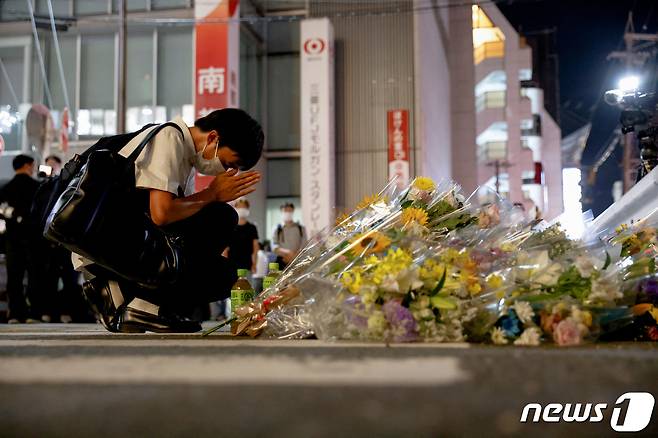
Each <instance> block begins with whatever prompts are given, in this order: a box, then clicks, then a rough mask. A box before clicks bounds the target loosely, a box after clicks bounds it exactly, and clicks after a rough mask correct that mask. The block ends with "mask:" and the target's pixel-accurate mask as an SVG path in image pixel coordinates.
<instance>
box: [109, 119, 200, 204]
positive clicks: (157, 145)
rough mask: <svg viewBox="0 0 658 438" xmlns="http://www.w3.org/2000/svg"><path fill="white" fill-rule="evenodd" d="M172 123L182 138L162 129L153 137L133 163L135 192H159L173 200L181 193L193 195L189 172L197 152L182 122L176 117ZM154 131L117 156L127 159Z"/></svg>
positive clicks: (176, 132) (129, 144)
mask: <svg viewBox="0 0 658 438" xmlns="http://www.w3.org/2000/svg"><path fill="white" fill-rule="evenodd" d="M172 122H174V123H176V124H177V125H178V126H180V128H181V130H182V131H183V135H182V136H181V134H180V132H179V131H178V130H177V129H175V128H172V127H167V128H164V129H163V130H162V131H160V132H158V133H157V134H156V136H155V137H154V138H153V140H151V143H150V144H149V145H147V146H146V147H145V148H144V150H143V151H142V153H141V154H139V157H137V160H136V161H135V185H136V186H137V187H138V188H144V189H157V190H162V191H165V192H169V193H172V194H174V195H176V196H178V195H180V194H181V193H182V194H184V195H185V196H188V195H191V194H192V193H193V192H194V172H193V171H192V170H193V161H194V155H195V153H196V150H195V148H194V141H193V140H192V134H190V130H189V128H188V127H187V124H186V123H185V121H183V119H182V118H180V117H177V118H175V119H174V120H172ZM154 128H155V127H154ZM154 128H150V129H147V130H145V131H144V132H142V133H140V134H139V135H137V136H136V137H135V138H133V139H132V140H131V141H130V142H129V143H128V144H127V145H126V146H124V147H123V149H121V151H120V152H119V153H120V154H121V155H123V156H124V157H127V156H128V155H130V153H131V152H133V151H134V150H135V148H136V147H137V145H139V143H140V142H141V141H142V140H143V139H144V137H146V136H147V135H148V133H149V132H150V131H151V129H154Z"/></svg>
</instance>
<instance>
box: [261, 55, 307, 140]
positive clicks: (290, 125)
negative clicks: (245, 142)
mask: <svg viewBox="0 0 658 438" xmlns="http://www.w3.org/2000/svg"><path fill="white" fill-rule="evenodd" d="M267 70H268V71H267V75H268V82H267V83H268V84H270V86H269V87H267V95H268V97H267V109H268V123H267V130H268V132H267V134H268V140H267V144H268V148H269V149H271V150H291V149H299V147H300V138H299V133H300V126H299V118H300V112H299V111H300V108H299V105H300V103H299V99H300V97H299V80H300V79H299V55H298V54H291V55H277V56H272V55H270V56H269V57H268V66H267Z"/></svg>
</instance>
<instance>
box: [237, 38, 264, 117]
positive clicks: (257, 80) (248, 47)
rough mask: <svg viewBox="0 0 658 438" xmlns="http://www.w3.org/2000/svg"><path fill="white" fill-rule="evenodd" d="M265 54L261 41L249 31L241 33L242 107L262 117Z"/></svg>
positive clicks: (255, 115) (253, 114)
mask: <svg viewBox="0 0 658 438" xmlns="http://www.w3.org/2000/svg"><path fill="white" fill-rule="evenodd" d="M262 60H263V56H262V53H261V49H260V47H259V43H258V42H257V41H256V40H255V39H254V38H253V37H252V36H251V35H250V34H249V33H247V32H241V34H240V108H242V109H244V110H245V111H247V112H248V113H249V114H251V115H252V116H254V117H255V118H256V119H257V120H259V121H261V119H262V98H261V97H262V90H263V86H262V82H263V81H262V73H263V62H262Z"/></svg>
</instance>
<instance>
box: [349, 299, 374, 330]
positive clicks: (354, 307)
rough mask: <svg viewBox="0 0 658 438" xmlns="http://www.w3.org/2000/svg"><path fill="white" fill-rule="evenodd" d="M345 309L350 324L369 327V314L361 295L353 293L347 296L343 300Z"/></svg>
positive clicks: (363, 327)
mask: <svg viewBox="0 0 658 438" xmlns="http://www.w3.org/2000/svg"><path fill="white" fill-rule="evenodd" d="M343 310H344V312H345V317H346V318H347V321H348V322H349V323H350V324H352V325H354V326H356V327H358V328H362V329H365V328H367V327H368V316H367V314H366V310H365V306H364V305H363V303H362V302H361V297H359V296H357V295H352V296H350V297H349V298H347V299H346V300H345V301H343Z"/></svg>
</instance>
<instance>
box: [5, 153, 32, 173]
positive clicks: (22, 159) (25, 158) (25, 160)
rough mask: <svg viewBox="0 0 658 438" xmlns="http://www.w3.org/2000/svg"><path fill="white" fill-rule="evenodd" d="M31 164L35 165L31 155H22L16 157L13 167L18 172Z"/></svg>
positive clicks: (12, 163)
mask: <svg viewBox="0 0 658 438" xmlns="http://www.w3.org/2000/svg"><path fill="white" fill-rule="evenodd" d="M30 163H34V158H32V157H30V156H29V155H25V154H20V155H16V157H14V160H13V161H12V162H11V166H12V167H13V168H14V170H18V169H20V168H21V167H23V166H25V165H26V164H30Z"/></svg>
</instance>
